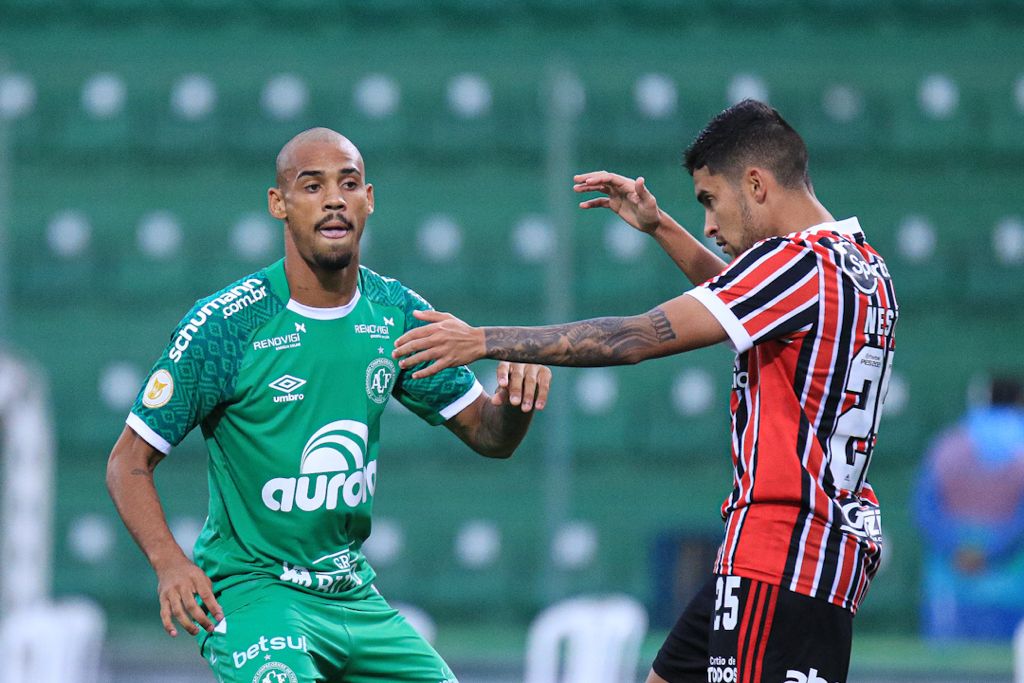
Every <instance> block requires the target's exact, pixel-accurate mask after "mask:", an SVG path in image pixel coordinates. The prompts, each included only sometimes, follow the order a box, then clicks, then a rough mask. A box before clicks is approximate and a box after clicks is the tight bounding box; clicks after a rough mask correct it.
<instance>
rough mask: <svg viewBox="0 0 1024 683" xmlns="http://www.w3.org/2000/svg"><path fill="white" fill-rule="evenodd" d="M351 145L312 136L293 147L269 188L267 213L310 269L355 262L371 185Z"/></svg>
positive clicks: (370, 207) (370, 208)
mask: <svg viewBox="0 0 1024 683" xmlns="http://www.w3.org/2000/svg"><path fill="white" fill-rule="evenodd" d="M364 176H365V170H364V168H363V159H362V157H361V156H360V154H359V150H357V149H356V148H355V147H354V146H352V145H351V144H340V143H338V142H336V141H329V140H327V141H325V140H316V141H310V142H307V143H304V144H301V145H299V146H298V147H297V148H296V149H295V150H293V151H292V153H291V155H290V159H289V163H288V164H287V167H286V168H285V169H284V171H283V175H282V177H281V178H279V180H278V184H279V186H278V187H276V188H271V189H270V192H269V207H270V213H271V215H273V216H274V217H275V218H278V219H280V220H283V221H285V226H286V230H287V231H288V237H289V238H290V240H291V242H292V243H293V244H294V246H295V249H296V250H297V251H298V252H299V255H300V256H301V257H302V258H303V260H305V261H306V263H308V264H309V265H310V266H311V267H313V268H315V269H322V270H341V269H343V268H346V267H347V266H348V265H349V264H351V263H353V261H354V262H355V263H357V264H358V262H359V261H358V256H359V239H360V238H361V237H362V235H363V227H364V226H365V224H366V217H367V216H369V215H370V214H371V213H373V186H372V185H370V184H368V183H367V182H366V179H365V177H364Z"/></svg>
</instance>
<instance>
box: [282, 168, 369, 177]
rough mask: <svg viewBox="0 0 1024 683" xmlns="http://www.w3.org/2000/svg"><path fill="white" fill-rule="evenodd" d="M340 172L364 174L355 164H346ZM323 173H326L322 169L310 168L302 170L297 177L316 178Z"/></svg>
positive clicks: (342, 173)
mask: <svg viewBox="0 0 1024 683" xmlns="http://www.w3.org/2000/svg"><path fill="white" fill-rule="evenodd" d="M339 174H340V175H356V176H361V175H362V174H361V173H360V172H359V169H358V168H356V167H355V166H346V167H345V168H343V169H341V170H340V171H339ZM323 175H324V172H323V171H320V170H317V169H309V170H306V171H300V172H299V174H298V175H297V176H295V179H296V180H298V179H299V178H304V177H312V178H315V177H318V176H323Z"/></svg>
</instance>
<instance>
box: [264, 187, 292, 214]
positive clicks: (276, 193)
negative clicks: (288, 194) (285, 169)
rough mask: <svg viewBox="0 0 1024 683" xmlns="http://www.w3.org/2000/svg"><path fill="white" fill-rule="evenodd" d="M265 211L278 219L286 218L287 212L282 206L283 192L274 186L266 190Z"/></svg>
mask: <svg viewBox="0 0 1024 683" xmlns="http://www.w3.org/2000/svg"><path fill="white" fill-rule="evenodd" d="M267 211H269V212H270V215H271V216H273V217H274V218H276V219H277V220H279V221H283V220H286V219H287V218H288V212H287V211H285V208H284V194H283V193H282V192H281V190H279V189H277V188H276V187H272V188H270V189H269V190H267Z"/></svg>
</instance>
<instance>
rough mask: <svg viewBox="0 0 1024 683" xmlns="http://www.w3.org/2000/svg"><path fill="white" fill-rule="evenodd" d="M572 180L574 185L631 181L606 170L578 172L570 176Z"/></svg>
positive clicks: (611, 183) (614, 183) (612, 183)
mask: <svg viewBox="0 0 1024 683" xmlns="http://www.w3.org/2000/svg"><path fill="white" fill-rule="evenodd" d="M572 182H573V183H575V184H576V185H620V184H622V183H624V182H632V181H631V180H630V179H629V178H627V177H626V176H622V175H619V174H618V173H609V172H608V171H590V172H588V173H580V174H579V175H574V176H573V177H572Z"/></svg>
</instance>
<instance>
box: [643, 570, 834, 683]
mask: <svg viewBox="0 0 1024 683" xmlns="http://www.w3.org/2000/svg"><path fill="white" fill-rule="evenodd" d="M852 638H853V615H852V614H851V613H850V611H849V610H846V609H843V608H842V607H838V606H836V605H833V604H831V603H828V602H826V601H824V600H819V599H816V598H811V597H808V596H806V595H800V594H799V593H794V592H792V591H790V590H787V589H785V588H780V587H779V586H773V585H771V584H767V583H763V582H761V581H755V580H753V579H745V578H741V577H738V576H719V575H714V576H712V577H711V580H710V581H708V582H707V583H706V584H704V587H703V588H701V590H700V592H699V593H697V595H696V596H695V597H694V598H693V600H691V601H690V604H689V605H687V606H686V609H685V610H684V611H683V614H682V616H681V617H679V621H677V622H676V625H675V626H673V627H672V631H671V632H670V633H669V634H668V638H666V639H665V644H664V645H662V646H661V650H660V651H659V652H658V656H657V657H655V658H654V665H653V667H652V668H653V669H654V672H655V673H656V674H658V675H659V676H661V677H662V678H664V679H665V680H666V681H668V682H669V683H691V682H692V683H846V674H847V670H848V669H849V666H850V643H851V641H852Z"/></svg>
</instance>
